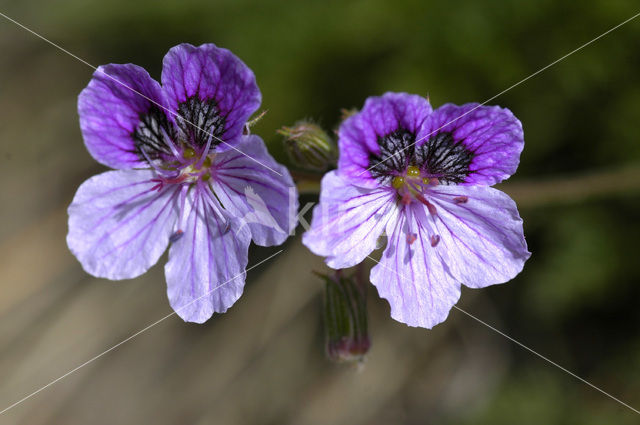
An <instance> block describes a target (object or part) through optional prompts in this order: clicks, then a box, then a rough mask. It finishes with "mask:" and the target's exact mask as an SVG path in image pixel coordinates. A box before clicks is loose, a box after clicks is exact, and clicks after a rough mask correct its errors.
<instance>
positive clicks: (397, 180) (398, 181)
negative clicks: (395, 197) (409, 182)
mask: <svg viewBox="0 0 640 425" xmlns="http://www.w3.org/2000/svg"><path fill="white" fill-rule="evenodd" d="M391 185H392V186H393V188H394V189H396V190H398V189H400V188H401V187H402V186H404V177H401V176H397V177H394V178H393V180H392V181H391Z"/></svg>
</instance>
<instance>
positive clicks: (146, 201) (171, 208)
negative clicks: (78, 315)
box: [67, 170, 178, 280]
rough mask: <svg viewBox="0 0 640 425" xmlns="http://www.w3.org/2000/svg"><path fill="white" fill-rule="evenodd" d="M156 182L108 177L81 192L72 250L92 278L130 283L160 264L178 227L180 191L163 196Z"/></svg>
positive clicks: (135, 174)
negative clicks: (157, 263)
mask: <svg viewBox="0 0 640 425" xmlns="http://www.w3.org/2000/svg"><path fill="white" fill-rule="evenodd" d="M154 177H155V176H154V173H153V172H151V171H148V170H118V171H108V172H106V173H103V174H99V175H97V176H94V177H92V178H90V179H89V180H87V181H86V182H84V183H83V184H82V185H81V186H80V188H79V189H78V191H77V192H76V195H75V197H74V198H73V202H72V203H71V205H70V206H69V233H68V234H67V244H68V245H69V249H70V250H71V252H73V254H74V255H75V256H76V257H78V260H79V261H80V263H81V264H82V267H83V268H84V269H85V270H86V271H87V273H90V274H92V275H94V276H98V277H104V278H108V279H112V280H116V279H129V278H133V277H136V276H139V275H141V274H142V273H144V272H145V271H147V270H148V269H149V267H151V266H152V265H154V264H155V263H156V262H157V261H158V259H159V258H160V256H161V255H162V253H163V252H164V250H165V249H166V247H167V245H168V243H169V236H170V234H171V232H172V228H173V226H174V224H175V222H176V217H177V211H176V198H177V197H178V196H177V195H178V188H176V187H169V188H166V189H164V190H162V191H160V192H158V191H156V190H155V189H153V187H154V186H155V185H156V182H153V181H152V179H153V178H154Z"/></svg>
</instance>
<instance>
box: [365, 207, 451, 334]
mask: <svg viewBox="0 0 640 425" xmlns="http://www.w3.org/2000/svg"><path fill="white" fill-rule="evenodd" d="M428 220H429V218H428V217H426V216H425V214H424V208H423V207H422V205H419V204H415V203H414V204H411V205H410V206H407V207H405V208H404V209H403V212H402V213H401V214H400V216H399V219H398V220H397V221H396V222H394V223H391V222H390V223H389V225H388V228H387V232H388V233H389V234H391V237H390V238H389V242H388V243H387V248H386V249H385V251H384V253H383V254H382V258H381V259H380V262H379V263H378V264H377V265H376V266H375V267H373V269H371V283H373V284H374V285H375V286H376V288H377V289H378V293H379V294H380V296H381V297H383V298H386V299H387V301H389V304H390V306H391V317H393V318H394V319H395V320H398V321H399V322H403V323H406V324H407V325H409V326H420V327H423V328H428V329H431V328H432V327H434V326H435V325H437V324H438V323H441V322H443V321H444V320H445V319H446V318H447V316H448V315H449V310H451V307H452V306H453V305H454V304H455V303H456V302H457V301H458V299H459V298H460V284H459V283H458V282H457V281H456V280H455V279H454V278H453V277H452V276H451V275H450V274H449V273H448V272H447V270H446V268H445V267H444V266H443V264H442V261H441V260H440V257H439V256H438V255H437V254H436V251H435V249H434V247H432V246H431V245H432V244H431V243H430V232H429V225H428V223H427V221H428Z"/></svg>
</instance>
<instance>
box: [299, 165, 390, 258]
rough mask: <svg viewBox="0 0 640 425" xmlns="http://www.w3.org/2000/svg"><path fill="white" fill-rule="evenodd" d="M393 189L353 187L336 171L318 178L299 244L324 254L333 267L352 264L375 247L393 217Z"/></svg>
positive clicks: (316, 252) (364, 256) (317, 253)
mask: <svg viewBox="0 0 640 425" xmlns="http://www.w3.org/2000/svg"><path fill="white" fill-rule="evenodd" d="M397 210H398V207H397V206H396V194H395V191H389V190H386V189H366V188H362V187H358V186H354V185H352V184H349V183H348V182H347V181H345V180H344V179H343V178H342V177H340V176H339V175H338V174H337V173H336V171H331V172H329V173H327V174H325V176H324V178H323V179H322V190H321V192H320V204H319V205H317V206H316V207H315V208H314V209H313V219H312V221H311V229H310V230H309V231H307V232H306V233H305V234H304V236H303V237H302V243H303V244H304V245H305V246H306V247H307V248H309V249H310V250H311V251H312V252H313V253H314V254H316V255H321V256H326V257H327V259H326V261H327V264H328V265H329V267H332V268H334V269H341V268H346V267H351V266H355V265H356V264H359V263H360V262H362V260H364V259H365V258H366V257H367V255H369V254H370V253H371V252H372V251H373V250H374V249H375V248H376V243H377V240H378V237H379V236H380V235H381V234H382V232H383V231H384V229H385V226H386V224H387V223H388V222H393V221H394V220H395V219H396V217H397Z"/></svg>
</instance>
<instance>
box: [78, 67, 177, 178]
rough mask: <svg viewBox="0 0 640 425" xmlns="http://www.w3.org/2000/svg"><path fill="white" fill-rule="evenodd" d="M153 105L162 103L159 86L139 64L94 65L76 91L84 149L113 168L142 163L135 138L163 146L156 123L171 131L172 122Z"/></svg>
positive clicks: (163, 99) (131, 166) (164, 102)
mask: <svg viewBox="0 0 640 425" xmlns="http://www.w3.org/2000/svg"><path fill="white" fill-rule="evenodd" d="M154 102H155V103H154ZM158 105H162V106H164V107H166V105H167V103H166V101H165V97H164V94H163V92H162V89H161V88H160V85H159V84H158V83H157V82H156V81H155V80H153V79H152V78H151V77H150V76H149V74H148V73H147V71H145V70H144V69H143V68H141V67H139V66H136V65H132V64H126V65H116V64H111V65H105V66H101V67H99V68H98V69H97V70H96V72H94V74H93V78H92V79H91V82H89V85H88V86H87V87H86V88H85V89H84V90H82V92H81V93H80V96H79V97H78V114H79V115H80V128H81V130H82V135H83V137H84V142H85V145H86V146H87V149H88V150H89V153H90V154H91V155H92V156H93V157H94V158H95V159H96V160H97V161H98V162H100V163H102V164H104V165H106V166H108V167H112V168H119V169H129V168H134V167H140V166H144V165H145V164H146V163H145V161H144V159H143V157H141V156H140V155H139V151H138V146H139V145H140V143H143V144H145V145H147V144H150V145H153V146H155V150H157V149H163V147H164V142H163V139H162V131H161V130H160V129H161V128H164V129H165V130H166V131H168V132H170V133H171V132H172V128H173V127H172V124H171V123H170V121H171V119H170V118H169V119H168V118H167V116H166V114H165V112H166V111H165V110H164V109H163V108H161V107H159V106H158ZM148 150H154V149H148Z"/></svg>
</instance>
